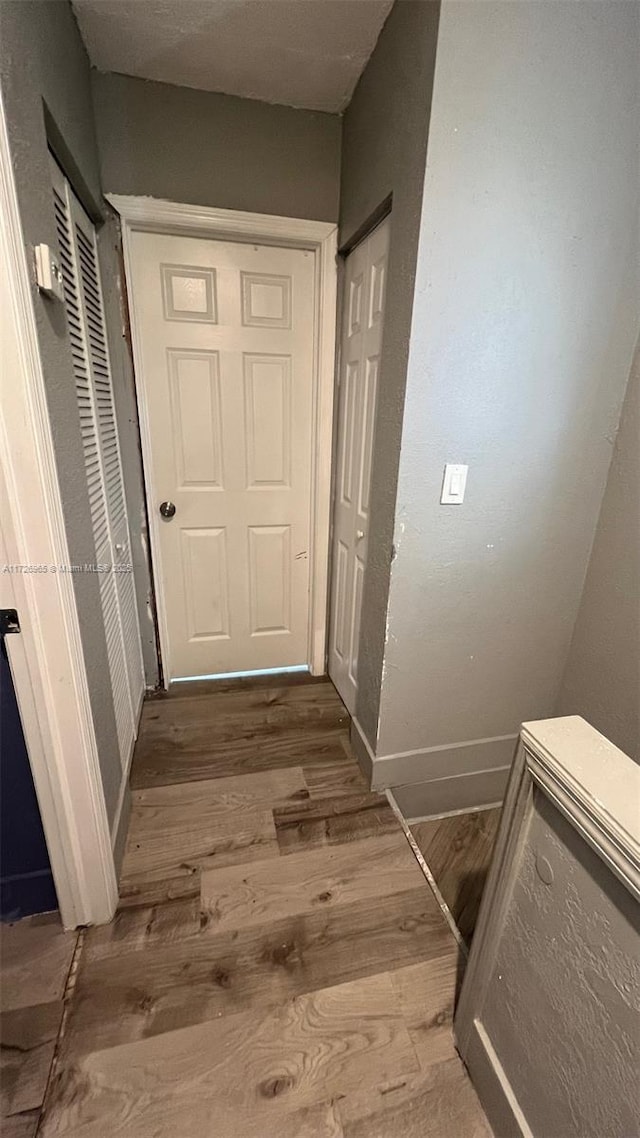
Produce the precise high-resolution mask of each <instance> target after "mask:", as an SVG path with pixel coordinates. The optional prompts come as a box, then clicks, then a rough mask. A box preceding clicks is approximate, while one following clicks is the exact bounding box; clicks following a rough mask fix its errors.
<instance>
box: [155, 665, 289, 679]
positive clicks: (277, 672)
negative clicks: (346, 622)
mask: <svg viewBox="0 0 640 1138" xmlns="http://www.w3.org/2000/svg"><path fill="white" fill-rule="evenodd" d="M308 671H309V665H308V664H294V665H293V666H292V667H290V668H256V669H255V670H254V671H250V672H214V673H210V674H208V675H204V676H178V678H177V679H174V680H171V681H170V684H191V683H194V682H195V681H196V680H245V679H250V678H251V677H252V676H284V675H290V674H291V673H292V672H308Z"/></svg>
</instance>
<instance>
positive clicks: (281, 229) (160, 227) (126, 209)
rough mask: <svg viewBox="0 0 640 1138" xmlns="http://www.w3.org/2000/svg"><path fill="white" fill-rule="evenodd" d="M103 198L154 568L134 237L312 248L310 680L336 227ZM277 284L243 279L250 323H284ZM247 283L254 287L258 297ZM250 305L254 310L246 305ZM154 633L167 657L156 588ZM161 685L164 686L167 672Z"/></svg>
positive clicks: (325, 466)
mask: <svg viewBox="0 0 640 1138" xmlns="http://www.w3.org/2000/svg"><path fill="white" fill-rule="evenodd" d="M107 200H108V201H109V202H110V204H111V205H112V206H113V208H114V209H115V210H116V211H117V212H118V214H119V215H120V218H121V221H122V241H123V251H124V262H125V274H126V278H127V285H128V288H127V293H128V303H129V313H130V318H131V339H132V347H133V359H134V370H135V373H136V397H137V401H138V410H139V416H140V435H141V443H142V457H143V468H144V481H145V492H146V496H147V505H148V513H149V522H150V538H151V552H152V570H153V571H154V572H155V573H158V571H159V567H160V548H159V524H158V519H157V511H156V509H155V503H154V500H153V496H152V495H153V490H152V487H153V485H154V483H153V479H152V473H153V466H152V459H151V454H152V452H151V430H150V422H149V414H148V407H147V405H146V400H145V395H144V385H143V384H142V383H140V382H139V376H140V375H141V374H142V360H143V351H142V342H141V334H140V322H139V320H138V319H137V316H136V302H135V296H134V293H133V288H132V287H131V282H132V279H133V264H132V236H133V234H134V233H135V232H140V231H142V232H151V233H161V234H165V235H169V236H171V235H174V236H192V237H208V238H214V239H215V238H217V239H219V240H222V241H225V240H226V241H229V240H236V241H245V242H252V241H256V242H260V243H261V244H267V245H269V244H271V245H276V246H281V247H285V248H292V249H306V250H311V251H312V252H313V253H314V256H315V283H316V290H315V312H314V329H313V357H314V376H313V405H312V440H313V461H312V469H311V550H310V605H309V634H308V663H309V669H310V671H311V673H312V674H313V675H322V674H323V673H324V672H325V670H326V655H327V597H328V581H329V524H330V512H331V448H332V427H333V385H334V363H335V350H336V290H337V265H336V253H337V233H338V231H337V226H336V225H335V224H334V223H333V222H323V221H310V220H305V219H301V218H289V217H276V216H273V215H270V214H257V213H246V212H243V211H238V210H226V209H211V208H206V207H201V206H192V205H186V204H181V203H177V202H171V201H164V200H161V199H157V198H148V197H133V196H125V195H120V194H109V195H107ZM277 283H278V282H277V281H275V279H274V280H271V279H270V280H269V281H266V282H255V281H254V282H251V281H248V282H247V310H248V311H249V314H250V315H251V312H253V314H254V315H253V316H252V319H255V320H258V321H261V322H265V321H268V322H272V321H273V320H275V321H276V322H278V321H280V322H282V321H286V319H287V303H286V296H282V297H281V298H280V307H278V305H276V304H275V301H276V300H277V299H278V298H277V297H275V295H274V296H267V286H268V287H269V288H270V289H272V290H273V288H274V287H275V285H276V284H277ZM249 286H257V291H256V294H255V296H253V295H252V292H251V289H250V287H249ZM254 303H255V308H252V307H251V306H252V305H253V304H254ZM156 595H157V602H158V633H159V639H160V648H161V653H162V655H163V656H164V658H165V660H167V659H168V658H169V655H168V645H169V636H168V624H167V613H166V607H165V603H164V597H163V590H162V589H161V588H160V589H157V590H156ZM163 674H164V684H165V687H166V686H168V676H167V670H166V668H163Z"/></svg>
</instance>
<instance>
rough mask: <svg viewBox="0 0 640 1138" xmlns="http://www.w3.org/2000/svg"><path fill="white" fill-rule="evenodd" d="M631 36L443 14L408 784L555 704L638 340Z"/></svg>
mask: <svg viewBox="0 0 640 1138" xmlns="http://www.w3.org/2000/svg"><path fill="white" fill-rule="evenodd" d="M639 18H640V9H639V8H638V7H637V5H635V4H634V3H624V2H621V3H616V4H600V3H591V2H588V0H584V2H583V3H580V4H573V3H564V2H558V3H554V4H539V3H528V2H521V3H517V4H513V3H494V2H483V3H478V2H464V0H444V3H443V5H442V9H441V14H440V26H439V37H438V54H437V66H436V78H435V85H434V95H433V109H432V116H431V124H430V129H429V146H428V155H427V173H426V180H425V194H424V201H423V209H422V223H421V237H420V247H419V253H418V266H417V272H416V292H415V299H414V309H413V316H412V329H411V347H410V355H409V365H408V376H407V387H406V402H405V409H404V424H403V434H402V451H401V459H400V469H399V478H398V490H397V506H396V523H395V538H394V540H395V544H396V547H397V557H396V559H395V560H394V562H393V565H392V569H391V583H390V594H389V605H388V633H387V643H386V648H385V658H384V669H383V681H382V692H381V701H380V726H379V735H378V740H377V748H376V753H377V754H378V755H379V756H389V755H394V754H398V753H406V752H415V758H416V764H415V765H416V768H420V769H416V771H414V773H413V778H415V779H416V780H418V779H419V778H420V777H424V778H425V779H426V778H428V777H429V772H430V767H431V764H432V763H434V762H435V763H436V765H438V766H441V764H442V762H443V760H446V761H447V762H448V763H449V766H450V773H451V774H458V775H459V774H462V773H464V771H465V761H466V760H465V756H466V755H468V754H469V755H471V756H472V759H473V769H474V770H476V771H477V770H478V769H482V768H484V769H490V768H492V767H499V766H503V765H504V763H505V762H507V761H508V758H509V757H510V752H511V749H512V744H511V741H510V740H509V739H508V738H507V739H506V741H505V739H504V738H502V737H504V736H509V735H511V734H514V735H515V733H517V731H518V727H519V724H520V722H521V721H522V720H528V719H536V718H540V717H544V716H547V715H549V714H552V713H553V711H554V709H555V706H556V702H557V698H558V692H559V688H560V680H561V676H562V672H563V669H564V665H565V661H566V658H567V653H568V649H569V643H570V640H571V635H572V631H573V626H574V623H575V619H576V614H577V610H578V605H579V601H580V595H581V591H582V585H583V581H584V576H585V571H586V566H587V561H588V557H589V552H590V548H591V544H592V541H593V534H594V530H595V526H596V521H597V516H598V510H599V507H600V503H601V500H602V495H603V491H604V485H605V481H606V476H607V470H608V467H609V463H610V460H611V443H612V439H613V438H614V437H615V431H616V427H617V423H618V418H619V414H620V407H621V403H622V399H623V393H624V388H625V384H626V380H627V376H628V374H629V366H630V360H631V355H632V352H633V346H634V343H635V339H636V335H637V320H638V311H639V304H640V300H639V287H638V264H639V258H638V242H637V235H638V226H637V222H638V190H639V183H638V177H637V172H638V157H639V156H638V139H639V135H638V114H639V111H640V105H639V100H638V94H639V93H638V80H639V72H638V67H637V58H638V20H639ZM447 461H449V462H463V463H468V464H469V467H470V469H469V480H468V485H467V495H466V500H465V503H464V505H463V506H449V507H444V506H440V505H439V497H440V490H441V481H442V471H443V467H444V464H445V462H447ZM496 737H497V741H495V740H496ZM471 741H473V746H471V747H470V748H469V749H467V745H468V744H469V743H470V742H471ZM477 741H480V747H479V746H478V742H477ZM483 741H484V748H482V743H483ZM482 751H484V753H482ZM392 765H393V764H387V766H388V767H389V768H391V766H392Z"/></svg>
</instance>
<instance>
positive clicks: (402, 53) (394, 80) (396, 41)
mask: <svg viewBox="0 0 640 1138" xmlns="http://www.w3.org/2000/svg"><path fill="white" fill-rule="evenodd" d="M438 13H439V4H438V3H435V2H432V0H430V2H429V3H426V2H425V3H419V4H418V3H414V2H413V0H396V4H395V5H394V7H393V8H392V10H391V14H390V16H389V18H388V20H387V22H386V24H385V25H384V28H383V30H382V33H381V35H380V38H379V40H378V43H377V46H376V48H375V50H374V52H373V55H372V56H371V59H370V60H369V63H368V64H367V67H366V68H365V70H364V72H363V74H362V76H361V78H360V81H359V83H358V86H357V87H356V90H355V93H354V96H353V100H352V102H351V105H350V106H349V108H348V110H347V112H346V114H345V116H344V128H343V145H342V189H341V199H340V239H341V243H342V244H345V243H347V242H349V241H351V240H352V238H353V236H354V234H355V233H357V231H358V230H359V229H361V227H362V226H363V225H365V224H366V222H367V221H368V220H369V218H370V217H371V216H372V215H373V214H374V213H375V211H376V210H377V209H378V208H379V207H380V205H381V204H382V203H383V202H384V201H385V199H387V198H388V197H389V195H391V194H392V195H393V205H392V212H391V243H390V260H389V279H388V285H387V302H386V313H385V330H384V342H383V347H382V361H381V369H380V387H379V391H378V408H377V421H376V436H375V443H374V450H373V454H374V459H373V469H372V475H371V513H370V528H369V544H368V563H367V572H366V577H365V584H364V596H363V605H362V623H361V638H360V649H359V659H358V677H359V679H358V703H357V708H356V714H357V717H358V719H359V721H360V723H361V724H362V727H363V729H364V730H365V732H366V734H367V735H368V737H369V739H370V740H371V741H374V740H375V732H376V723H377V713H378V702H379V692H380V677H381V672H382V656H383V650H384V630H385V617H386V609H387V594H388V587H389V566H390V561H391V544H392V539H393V519H394V509H395V496H396V479H397V472H398V459H399V454H400V435H401V431H402V408H403V402H404V389H405V382H406V373H407V358H408V353H409V331H410V325H411V308H412V300H413V286H414V275H415V265H416V256H417V250H418V236H419V231H420V206H421V201H422V189H423V183H424V173H425V154H426V147H427V132H428V127H429V109H430V103H431V89H432V83H433V72H434V65H435V49H436V39H437V32H438Z"/></svg>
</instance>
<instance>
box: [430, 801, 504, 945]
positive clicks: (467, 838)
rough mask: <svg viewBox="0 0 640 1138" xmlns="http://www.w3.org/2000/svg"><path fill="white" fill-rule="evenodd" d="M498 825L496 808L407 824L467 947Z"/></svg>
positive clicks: (498, 812) (474, 922)
mask: <svg viewBox="0 0 640 1138" xmlns="http://www.w3.org/2000/svg"><path fill="white" fill-rule="evenodd" d="M499 821H500V809H499V808H495V809H490V810H476V811H474V812H472V813H469V814H456V815H453V816H451V817H449V818H434V819H430V820H429V821H428V822H412V823H411V824H410V829H411V833H412V835H413V837H414V838H415V840H416V842H417V844H418V847H419V849H420V852H421V853H422V855H423V857H424V859H425V861H426V863H427V865H428V866H429V869H430V870H431V872H432V874H433V876H434V878H435V881H436V884H437V886H438V889H439V890H440V892H441V894H442V896H443V898H444V900H445V901H446V903H447V905H448V906H449V909H450V910H451V914H452V916H453V919H454V921H455V923H456V925H457V926H458V929H459V931H460V933H461V935H462V938H463V940H464V941H465V942H466V943H467V944H470V943H471V938H472V936H473V930H474V928H475V925H476V920H477V917H478V910H479V908H480V902H481V900H482V893H483V890H484V885H485V881H486V879H487V873H488V872H489V866H490V864H491V855H492V853H493V847H494V844H495V840H496V834H497V832H498V823H499Z"/></svg>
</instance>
